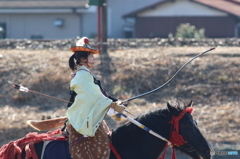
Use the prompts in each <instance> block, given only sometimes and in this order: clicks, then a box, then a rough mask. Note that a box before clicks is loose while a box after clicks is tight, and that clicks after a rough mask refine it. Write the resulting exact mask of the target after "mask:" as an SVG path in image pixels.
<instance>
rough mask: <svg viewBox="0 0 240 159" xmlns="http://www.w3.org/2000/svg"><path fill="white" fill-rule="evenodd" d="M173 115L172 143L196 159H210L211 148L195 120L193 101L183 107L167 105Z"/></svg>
mask: <svg viewBox="0 0 240 159" xmlns="http://www.w3.org/2000/svg"><path fill="white" fill-rule="evenodd" d="M167 107H168V110H169V112H170V113H171V115H172V121H171V122H170V123H171V124H173V126H172V130H173V131H172V133H171V137H170V141H171V142H172V143H173V144H174V143H175V144H174V145H175V146H174V147H175V148H176V149H179V150H180V151H183V152H185V153H186V154H188V155H190V156H191V157H192V158H194V159H200V158H203V159H210V158H211V155H210V148H209V146H208V143H207V141H206V140H205V138H204V137H203V135H202V134H201V132H200V131H199V129H198V127H197V123H196V121H195V120H194V119H193V117H192V115H191V113H192V110H193V109H192V101H191V102H190V103H189V104H188V105H186V106H183V107H180V106H177V107H173V106H171V105H170V104H169V103H168V105H167Z"/></svg>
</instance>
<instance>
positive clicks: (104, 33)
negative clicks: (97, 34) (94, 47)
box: [102, 0, 108, 53]
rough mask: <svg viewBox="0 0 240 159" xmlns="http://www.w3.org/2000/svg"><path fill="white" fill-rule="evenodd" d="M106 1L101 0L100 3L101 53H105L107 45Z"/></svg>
mask: <svg viewBox="0 0 240 159" xmlns="http://www.w3.org/2000/svg"><path fill="white" fill-rule="evenodd" d="M107 10H108V3H107V0H103V5H102V53H107V49H108V45H107V39H108V27H107V26H108V25H107V24H108V18H107V16H108V12H107Z"/></svg>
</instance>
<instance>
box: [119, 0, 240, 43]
mask: <svg viewBox="0 0 240 159" xmlns="http://www.w3.org/2000/svg"><path fill="white" fill-rule="evenodd" d="M123 18H124V19H129V21H130V20H131V21H134V24H133V25H132V28H133V29H132V30H133V31H134V33H133V34H134V37H136V38H154V37H162V38H166V37H168V35H169V33H172V34H175V33H176V28H177V26H179V25H180V24H181V23H190V24H191V25H194V26H196V28H197V29H200V28H204V29H205V35H206V36H207V37H209V38H226V37H240V0H161V1H158V2H156V3H153V4H151V5H148V6H145V7H143V8H141V9H138V10H135V11H132V12H130V13H128V14H125V15H124V16H123Z"/></svg>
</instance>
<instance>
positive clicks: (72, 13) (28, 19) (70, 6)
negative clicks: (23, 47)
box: [0, 0, 97, 39]
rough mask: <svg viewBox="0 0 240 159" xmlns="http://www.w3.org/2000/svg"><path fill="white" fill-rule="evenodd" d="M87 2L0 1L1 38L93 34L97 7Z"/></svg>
mask: <svg viewBox="0 0 240 159" xmlns="http://www.w3.org/2000/svg"><path fill="white" fill-rule="evenodd" d="M87 4H88V1H87V0H48V1H46V0H45V1H44V0H8V1H3V0H0V38H9V39H23V38H26V39H68V38H75V37H77V36H83V35H88V36H91V35H96V28H97V20H96V7H89V6H87Z"/></svg>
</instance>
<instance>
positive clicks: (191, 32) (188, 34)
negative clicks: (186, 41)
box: [176, 23, 205, 39]
mask: <svg viewBox="0 0 240 159" xmlns="http://www.w3.org/2000/svg"><path fill="white" fill-rule="evenodd" d="M176 38H196V39H202V38H205V29H204V28H201V29H199V30H197V29H196V27H195V26H194V25H190V24H189V23H183V24H180V25H179V26H178V27H177V32H176Z"/></svg>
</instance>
